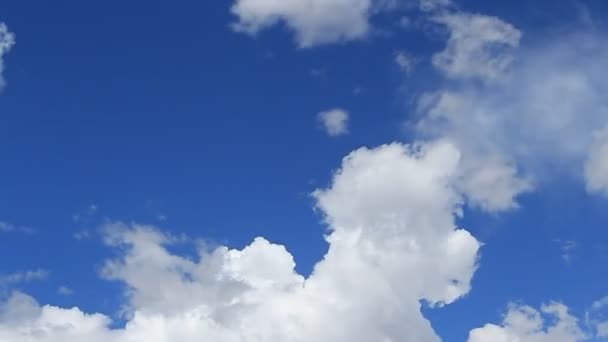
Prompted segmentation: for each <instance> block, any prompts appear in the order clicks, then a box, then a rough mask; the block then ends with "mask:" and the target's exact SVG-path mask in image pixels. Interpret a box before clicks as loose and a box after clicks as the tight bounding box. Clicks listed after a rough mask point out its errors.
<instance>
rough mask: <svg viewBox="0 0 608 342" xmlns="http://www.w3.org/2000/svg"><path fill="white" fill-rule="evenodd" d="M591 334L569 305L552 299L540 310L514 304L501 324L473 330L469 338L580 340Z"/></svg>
mask: <svg viewBox="0 0 608 342" xmlns="http://www.w3.org/2000/svg"><path fill="white" fill-rule="evenodd" d="M589 337H590V336H589V335H588V334H587V333H586V332H585V331H584V330H583V329H582V328H581V327H580V325H579V321H578V319H577V318H576V317H574V316H572V315H571V314H570V312H569V310H568V308H567V307H566V306H564V305H563V304H559V303H552V304H548V305H544V306H543V307H542V308H541V309H540V311H539V310H536V309H534V308H532V307H529V306H522V305H511V307H510V308H509V311H508V312H507V314H506V316H505V318H504V320H503V322H502V324H501V325H495V324H487V325H485V326H484V327H483V328H478V329H474V330H472V331H471V333H470V334H469V339H468V342H488V341H492V342H515V341H517V342H580V341H587V340H588V338H589Z"/></svg>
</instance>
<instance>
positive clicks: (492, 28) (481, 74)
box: [433, 12, 521, 80]
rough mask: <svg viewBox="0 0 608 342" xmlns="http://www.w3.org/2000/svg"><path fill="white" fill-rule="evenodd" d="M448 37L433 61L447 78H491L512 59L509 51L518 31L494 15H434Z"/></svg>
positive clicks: (499, 72) (513, 46)
mask: <svg viewBox="0 0 608 342" xmlns="http://www.w3.org/2000/svg"><path fill="white" fill-rule="evenodd" d="M434 21H436V22H438V23H441V24H443V25H445V26H446V27H447V28H448V31H449V35H450V37H449V39H448V43H447V46H446V48H445V50H444V51H442V52H440V53H437V54H436V55H435V56H433V64H434V65H435V66H436V67H437V68H438V69H439V70H441V71H442V72H444V73H445V75H446V76H448V77H450V78H480V79H487V80H493V79H497V78H499V77H500V76H501V74H502V73H503V72H504V71H505V70H506V69H507V67H508V66H509V65H510V64H511V62H512V61H513V57H512V56H511V54H510V53H509V51H510V50H511V49H513V48H516V47H518V46H519V41H520V39H521V32H520V31H519V30H518V29H516V28H515V27H513V25H511V24H509V23H506V22H504V21H502V20H501V19H499V18H497V17H491V16H486V15H481V14H471V13H465V12H456V13H450V14H443V15H439V16H436V17H435V18H434Z"/></svg>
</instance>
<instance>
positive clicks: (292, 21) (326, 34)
mask: <svg viewBox="0 0 608 342" xmlns="http://www.w3.org/2000/svg"><path fill="white" fill-rule="evenodd" d="M372 5H373V1H372V0H236V2H235V3H234V5H233V7H232V13H233V14H235V15H236V16H237V17H238V22H237V23H236V24H234V25H233V27H234V28H235V29H236V30H237V31H241V32H246V33H250V34H255V33H257V32H259V31H261V30H263V29H265V28H268V27H271V26H273V25H275V24H278V23H282V24H285V25H286V26H287V27H288V28H289V29H290V30H291V31H293V32H294V34H295V37H296V41H297V43H298V45H299V46H300V47H312V46H315V45H321V44H327V43H335V42H340V41H349V40H354V39H360V38H363V37H365V36H366V35H367V34H368V33H369V30H370V23H369V16H370V14H371V10H372Z"/></svg>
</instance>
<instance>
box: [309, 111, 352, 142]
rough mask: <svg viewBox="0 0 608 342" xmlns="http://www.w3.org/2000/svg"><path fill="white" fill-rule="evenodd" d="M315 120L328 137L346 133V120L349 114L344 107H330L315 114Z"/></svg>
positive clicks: (348, 118)
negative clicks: (330, 108)
mask: <svg viewBox="0 0 608 342" xmlns="http://www.w3.org/2000/svg"><path fill="white" fill-rule="evenodd" d="M317 120H318V121H319V123H320V124H321V127H322V128H323V130H324V131H325V133H327V135H329V136H330V137H337V136H340V135H345V134H348V121H349V120H350V114H348V112H347V111H345V110H344V109H339V108H336V109H332V110H328V111H324V112H320V113H319V114H318V115H317Z"/></svg>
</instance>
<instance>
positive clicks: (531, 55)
mask: <svg viewBox="0 0 608 342" xmlns="http://www.w3.org/2000/svg"><path fill="white" fill-rule="evenodd" d="M447 18H450V19H449V20H447V19H442V20H439V21H438V22H440V23H442V24H444V25H446V26H447V28H448V30H449V31H451V34H450V38H449V41H448V44H447V48H446V49H445V50H444V51H442V52H440V53H439V54H437V55H435V58H434V62H435V66H436V67H437V69H438V70H439V71H440V72H441V73H442V74H444V75H445V76H446V81H445V82H444V83H443V85H441V86H439V87H438V88H437V90H436V91H433V92H428V93H426V94H424V95H423V96H421V97H420V100H419V101H418V111H419V114H420V115H421V118H420V119H419V120H417V122H416V131H417V132H418V134H419V137H421V138H422V139H437V138H441V139H446V140H448V141H451V142H453V143H454V144H455V145H456V146H458V147H459V149H460V150H461V151H462V153H463V167H462V170H461V172H462V178H461V183H460V184H461V187H462V190H463V191H464V192H465V193H466V194H467V197H468V199H469V200H470V201H471V203H472V204H473V205H477V206H478V207H480V208H483V209H486V210H489V211H500V210H508V209H512V208H515V207H517V199H516V198H517V196H518V195H520V194H522V193H525V192H528V191H531V190H532V189H534V187H536V186H538V185H539V184H542V182H548V181H551V179H552V178H554V177H558V176H568V177H572V176H573V177H576V178H579V179H581V180H582V181H583V182H585V184H586V186H587V189H588V190H589V191H590V192H594V193H604V194H607V193H608V192H607V191H606V190H607V189H608V178H607V177H606V175H607V174H608V172H606V170H608V157H607V156H608V153H607V151H608V139H607V138H606V137H607V136H608V134H606V130H605V128H604V127H607V125H608V100H607V99H606V97H605V96H604V94H606V92H607V91H608V81H607V80H608V77H606V76H608V75H606V69H605V67H604V65H605V60H606V58H608V44H606V42H605V40H604V39H603V37H600V36H598V34H595V33H578V34H572V35H569V36H560V37H558V38H556V39H550V40H548V41H545V42H536V43H535V45H534V46H533V47H525V46H524V47H520V48H517V46H518V44H519V43H518V41H519V37H520V33H519V31H518V30H517V29H515V28H514V27H512V26H511V25H509V24H507V23H504V22H502V21H501V20H500V19H498V18H493V17H487V16H483V15H473V14H466V13H464V14H462V13H460V14H458V13H457V14H451V15H449V16H448V17H447ZM460 31H462V32H461V33H458V32H460ZM480 81H481V82H480ZM556 171H559V172H561V173H559V174H558V173H557V172H556Z"/></svg>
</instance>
